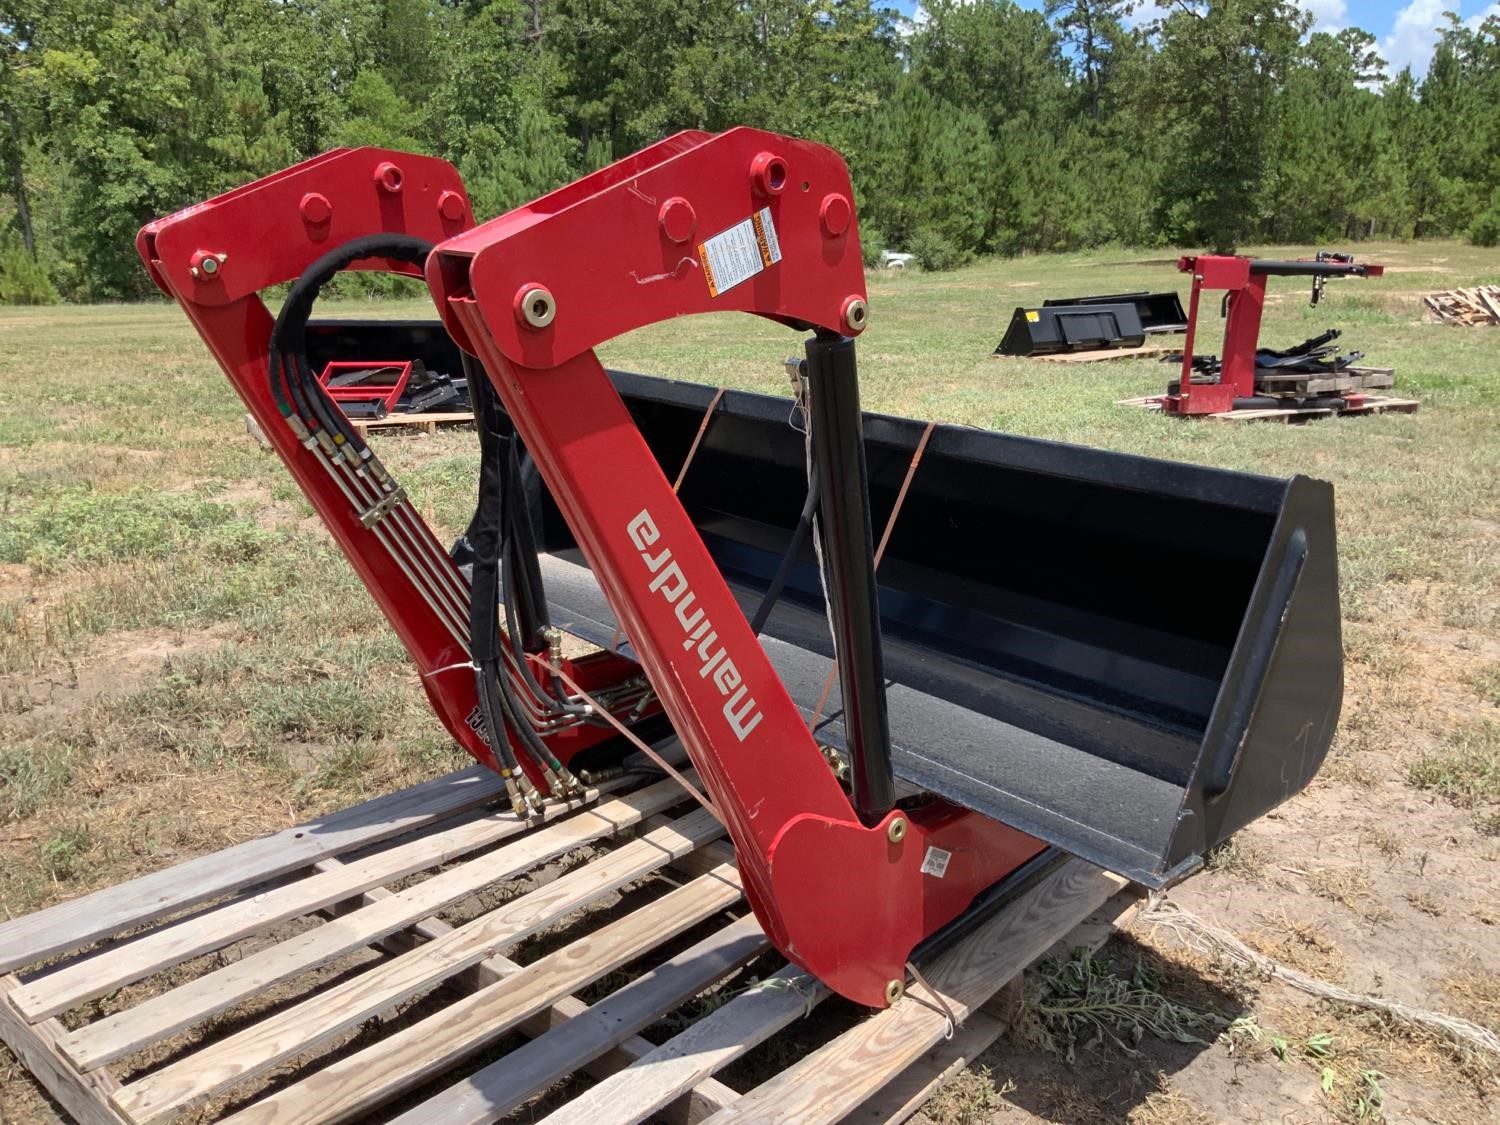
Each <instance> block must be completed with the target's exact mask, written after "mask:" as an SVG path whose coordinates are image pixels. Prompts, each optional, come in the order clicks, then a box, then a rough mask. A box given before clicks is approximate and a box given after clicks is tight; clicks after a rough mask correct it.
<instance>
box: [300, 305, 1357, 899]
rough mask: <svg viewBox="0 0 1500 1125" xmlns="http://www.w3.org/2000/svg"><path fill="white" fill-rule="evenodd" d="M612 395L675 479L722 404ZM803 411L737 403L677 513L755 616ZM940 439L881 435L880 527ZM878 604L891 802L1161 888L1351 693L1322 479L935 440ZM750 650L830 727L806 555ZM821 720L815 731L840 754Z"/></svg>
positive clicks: (568, 620) (577, 577) (875, 512)
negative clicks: (913, 797)
mask: <svg viewBox="0 0 1500 1125" xmlns="http://www.w3.org/2000/svg"><path fill="white" fill-rule="evenodd" d="M378 330H379V331H382V332H384V331H389V330H390V326H389V325H388V324H383V325H381V326H380V328H379V329H378ZM313 338H314V333H312V332H310V333H309V339H310V340H312V339H313ZM415 342H416V341H415V340H414V343H415ZM382 347H383V348H384V347H385V345H382ZM331 358H337V357H331ZM612 378H613V380H614V384H615V387H616V389H617V390H618V391H619V393H620V394H621V396H622V398H623V399H624V401H625V404H626V406H627V407H628V408H629V410H630V413H631V415H632V416H633V418H634V419H635V421H636V423H637V425H638V426H639V427H640V430H641V433H642V435H643V437H644V438H645V440H646V442H647V444H648V445H649V446H650V448H651V450H652V452H653V454H654V455H655V457H656V458H657V461H658V462H659V463H660V465H661V467H662V470H663V472H664V473H665V475H666V476H667V478H668V479H673V478H675V476H676V475H677V472H678V470H679V468H680V467H681V466H682V464H683V462H684V460H685V459H686V457H687V455H688V451H689V449H690V448H691V446H692V444H693V440H694V437H695V435H697V434H698V433H699V428H700V425H702V423H703V418H704V413H705V411H706V410H708V408H709V406H710V404H711V403H712V401H713V398H714V394H715V391H714V390H713V388H711V387H707V386H703V385H699V384H690V383H679V382H673V381H670V380H665V379H656V378H649V377H646V376H642V375H633V374H627V373H624V372H613V373H612ZM788 407H789V404H788V401H787V400H786V399H785V398H778V397H773V396H768V395H757V394H750V393H744V392H738V391H729V392H727V393H726V394H724V396H723V397H722V398H721V399H720V401H719V402H718V404H717V406H715V408H714V414H713V417H712V419H711V420H710V421H709V423H708V424H707V426H706V427H705V428H704V429H703V436H702V441H701V443H700V445H699V448H698V451H697V453H696V454H695V455H694V458H693V462H692V465H691V467H690V470H689V472H688V474H687V476H686V478H685V480H684V481H683V484H682V488H681V491H680V493H679V496H680V498H681V500H682V502H683V504H684V506H685V507H686V509H687V511H688V513H689V515H690V516H691V517H692V519H693V522H694V524H695V525H696V526H697V528H698V530H699V533H700V534H701V535H702V537H703V540H704V542H705V544H706V545H707V546H708V548H709V550H710V551H711V552H712V554H713V556H714V558H715V559H716V561H717V562H718V564H719V566H720V568H721V570H722V572H723V574H724V576H725V578H726V580H727V581H728V582H729V584H730V587H731V588H732V589H733V591H734V592H735V594H736V596H737V597H738V598H739V600H740V603H741V605H742V606H743V607H744V609H745V612H746V614H747V616H749V615H752V614H753V613H754V612H755V610H756V609H757V608H758V607H759V606H760V603H761V600H762V595H763V594H764V592H765V591H766V589H767V587H768V585H769V584H770V582H771V579H772V576H773V575H774V574H775V573H776V571H777V569H778V567H779V565H780V563H781V561H782V556H783V555H784V554H785V553H786V550H787V547H788V545H789V543H790V541H791V539H792V533H793V528H794V527H795V525H796V523H797V520H798V516H799V514H800V512H801V509H802V506H803V503H804V500H805V497H806V489H807V476H806V454H805V449H804V445H803V435H802V433H800V432H799V431H798V430H796V429H793V428H792V427H791V426H790V425H788ZM925 429H926V424H925V423H922V422H917V421H913V420H911V419H906V418H895V417H889V416H885V415H879V414H866V415H865V419H864V435H865V452H866V459H867V462H868V471H869V480H870V501H871V512H872V516H873V523H874V527H875V528H876V529H877V530H878V529H881V528H883V527H884V526H885V524H886V522H887V519H888V517H889V514H890V512H891V510H892V507H893V505H894V504H895V502H896V496H897V494H898V492H899V491H900V488H901V484H902V481H903V480H904V479H905V477H906V474H907V471H908V469H909V467H910V465H911V463H912V458H913V455H914V453H915V451H916V448H917V444H918V442H919V441H920V440H921V437H922V434H923V432H924V430H925ZM537 504H538V511H537V515H538V521H537V522H538V529H539V533H540V537H541V539H542V549H543V551H544V554H543V556H542V559H541V563H542V571H543V575H544V578H545V582H546V587H547V595H548V601H549V602H550V603H551V612H552V619H553V622H554V623H555V624H556V625H558V626H559V627H561V628H564V629H567V630H569V631H572V632H574V633H577V634H578V635H580V636H583V637H584V638H585V639H588V640H592V641H594V642H595V643H597V644H600V645H610V644H611V643H612V642H613V641H616V640H618V634H617V633H616V630H615V625H616V622H615V617H614V614H613V611H612V610H611V609H610V607H609V605H608V603H607V602H606V601H605V599H604V597H603V595H602V593H601V592H600V590H599V587H598V585H597V583H596V582H595V581H594V578H593V575H592V573H591V572H590V571H589V570H588V567H587V564H586V561H585V560H584V558H583V556H582V554H581V552H580V551H579V550H578V547H577V544H576V543H575V542H574V540H573V537H572V534H571V532H570V531H569V529H568V527H567V525H566V523H565V522H564V521H563V519H562V517H561V515H560V514H559V512H558V511H557V509H556V507H555V506H554V505H553V504H552V502H551V500H550V498H547V497H546V496H545V495H542V496H540V497H538V500H537ZM878 579H879V595H878V596H879V606H880V618H881V620H880V624H881V629H882V632H883V634H884V671H885V676H886V681H887V683H886V698H887V701H888V709H889V715H890V730H891V738H892V744H893V745H892V750H891V756H892V762H893V765H894V769H895V773H896V776H897V778H898V780H899V781H901V782H904V783H905V784H906V785H907V786H909V787H912V788H914V789H918V790H925V791H930V792H932V793H936V794H938V795H940V796H942V797H945V798H947V799H949V800H951V801H953V802H955V803H957V804H960V805H963V806H966V807H969V808H973V809H977V810H979V811H980V812H983V813H985V814H986V815H989V816H992V817H994V818H995V819H997V820H1000V821H1003V822H1005V823H1007V824H1010V825H1013V826H1014V827H1016V828H1019V829H1021V830H1023V831H1026V832H1029V833H1031V834H1032V835H1034V836H1037V837H1039V838H1040V839H1042V840H1045V841H1047V842H1048V843H1050V844H1054V845H1056V846H1058V847H1060V848H1062V849H1063V850H1065V851H1068V852H1071V853H1073V854H1075V855H1079V856H1082V857H1083V858H1085V859H1087V860H1090V861H1091V862H1094V863H1097V864H1099V865H1101V866H1103V867H1106V868H1108V869H1110V870H1113V871H1117V872H1119V873H1120V874H1122V875H1125V876H1127V877H1129V878H1132V879H1135V880H1137V881H1139V882H1142V883H1145V884H1147V885H1149V886H1162V885H1164V884H1166V883H1168V882H1170V881H1172V880H1173V879H1175V878H1177V877H1179V876H1180V875H1182V874H1184V873H1186V872H1187V871H1190V870H1192V869H1193V868H1194V867H1196V866H1197V865H1198V864H1199V863H1201V861H1202V857H1203V856H1204V854H1205V853H1206V852H1207V851H1208V849H1209V848H1211V847H1213V846H1214V845H1215V844H1217V843H1219V842H1221V841H1222V840H1224V839H1226V838H1227V837H1228V836H1229V835H1230V834H1231V833H1233V832H1234V831H1235V830H1237V829H1239V828H1241V827H1243V826H1244V825H1245V824H1248V823H1249V822H1250V821H1252V820H1254V819H1256V818H1257V817H1259V816H1261V815H1263V814H1264V813H1266V812H1267V811H1268V810H1270V809H1272V808H1274V807H1276V806H1277V805H1279V804H1281V803H1282V802H1283V801H1285V800H1286V799H1287V798H1288V797H1290V796H1292V795H1293V794H1294V793H1296V792H1297V791H1299V790H1300V789H1302V788H1303V786H1305V785H1306V784H1307V783H1308V781H1309V780H1311V778H1312V777H1313V775H1314V774H1315V773H1316V772H1317V770H1318V768H1319V766H1320V765H1321V763H1322V761H1323V758H1324V756H1325V755H1326V753H1327V751H1328V746H1329V743H1330V741H1331V739H1332V737H1333V731H1334V726H1335V724H1336V722H1337V719H1338V714H1339V706H1340V702H1341V699H1342V693H1343V668H1342V648H1341V641H1340V623H1339V603H1338V574H1337V562H1336V548H1335V539H1334V519H1333V489H1332V487H1331V486H1330V485H1328V484H1327V483H1325V482H1322V481H1317V480H1312V479H1310V478H1307V477H1301V476H1298V477H1292V478H1290V479H1278V478H1272V477H1262V476H1255V475H1251V474H1247V473H1238V472H1230V471H1227V470H1223V469H1212V468H1206V467H1202V466H1197V465H1186V464H1179V463H1175V462H1168V461H1158V460H1154V459H1150V458H1144V457H1135V456H1130V455H1127V454H1121V453H1110V452H1106V451H1103V450H1097V449H1087V448H1082V447H1078V446H1071V445H1063V444H1059V443H1056V442H1048V441H1039V440H1036V439H1033V438H1024V437H1016V436H1013V435H1008V434H1000V433H990V432H986V431H981V430H974V429H967V428H964V427H960V426H946V425H940V426H937V427H935V429H934V430H933V433H932V435H931V437H930V438H929V440H928V444H927V446H926V448H925V450H924V452H923V456H922V459H921V462H920V464H919V466H918V468H917V470H916V472H915V474H914V475H913V476H912V480H911V484H910V489H909V492H908V495H907V497H906V500H905V502H904V504H903V506H902V508H901V511H900V513H899V516H898V518H897V520H896V522H895V525H894V529H893V532H892V534H891V538H890V542H889V545H888V547H887V549H886V553H885V555H884V557H883V560H882V562H881V565H880V569H879V574H878ZM762 644H763V646H764V647H765V650H766V652H767V653H768V655H769V656H770V658H771V660H772V662H773V664H774V665H775V666H776V668H777V670H778V672H779V673H780V675H781V678H782V680H783V681H784V682H785V683H786V685H787V688H788V689H789V691H790V692H791V694H792V696H793V698H794V699H796V700H797V702H798V704H799V706H800V707H801V708H802V710H803V712H804V714H805V715H806V716H807V717H808V719H809V721H810V722H811V721H814V719H815V715H814V710H815V708H816V707H817V704H818V700H819V698H820V697H821V696H822V694H823V686H824V683H825V682H826V679H827V676H828V672H829V670H830V668H831V667H832V655H833V646H832V642H831V640H830V635H829V626H828V620H827V616H826V612H825V605H824V598H823V589H822V584H821V583H820V581H819V576H818V569H817V560H816V557H815V556H814V553H813V549H812V546H811V543H807V544H806V545H805V546H804V548H803V550H802V551H801V552H800V553H799V555H798V556H797V557H796V559H795V565H794V566H793V567H792V571H791V579H790V581H789V582H788V584H787V587H786V590H785V592H784V593H783V594H782V596H781V598H780V599H779V600H778V601H777V602H776V604H775V608H774V610H773V611H772V612H771V614H770V616H769V618H768V619H767V622H766V627H765V630H764V632H763V633H762ZM624 651H625V653H626V654H627V655H628V653H629V649H628V645H627V646H626V648H625V649H624ZM828 698H829V699H830V700H832V701H833V702H832V703H830V704H829V707H830V708H831V711H830V713H828V714H825V715H822V716H817V717H816V727H815V730H816V734H817V737H818V739H819V741H821V742H823V743H825V744H826V745H829V746H832V747H834V748H835V749H841V748H842V747H843V737H844V736H843V726H842V722H841V716H840V715H839V713H838V706H839V705H838V702H837V701H838V699H839V698H840V693H839V692H838V691H836V690H835V691H832V692H829V693H828Z"/></svg>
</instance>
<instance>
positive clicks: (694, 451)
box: [672, 387, 726, 493]
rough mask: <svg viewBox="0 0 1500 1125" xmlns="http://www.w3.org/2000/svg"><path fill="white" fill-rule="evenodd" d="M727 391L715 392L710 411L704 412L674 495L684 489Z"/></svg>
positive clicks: (720, 389)
mask: <svg viewBox="0 0 1500 1125" xmlns="http://www.w3.org/2000/svg"><path fill="white" fill-rule="evenodd" d="M725 390H726V388H724V387H720V388H719V389H718V390H717V391H715V392H714V397H713V398H712V399H711V400H710V401H709V404H708V409H707V410H705V411H704V412H703V421H701V422H699V423H698V432H697V433H696V434H694V435H693V444H692V445H690V446H688V451H687V456H686V457H685V458H683V461H682V468H680V469H678V470H677V479H676V480H674V481H673V482H672V491H673V492H674V493H675V492H676V491H677V490H678V489H679V488H681V487H682V482H683V480H684V479H686V477H687V474H688V469H689V468H690V467H691V466H692V464H693V458H694V457H696V456H697V455H698V446H700V445H702V444H703V435H704V434H705V433H707V432H708V423H709V422H710V421H711V420H712V418H713V416H714V411H715V410H717V409H718V406H719V400H720V399H721V398H723V397H724V391H725Z"/></svg>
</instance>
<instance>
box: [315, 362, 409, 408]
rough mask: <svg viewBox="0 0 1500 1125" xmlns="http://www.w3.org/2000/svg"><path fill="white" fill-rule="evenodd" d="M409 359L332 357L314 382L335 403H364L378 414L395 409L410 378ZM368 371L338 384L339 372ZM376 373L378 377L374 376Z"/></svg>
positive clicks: (341, 373)
mask: <svg viewBox="0 0 1500 1125" xmlns="http://www.w3.org/2000/svg"><path fill="white" fill-rule="evenodd" d="M413 362H414V361H413V360H409V359H405V360H393V361H392V362H390V363H362V362H359V361H357V360H338V359H336V360H333V361H331V362H329V363H327V364H325V365H324V367H323V373H322V374H321V375H319V376H318V382H319V383H321V384H322V386H323V389H324V390H325V391H327V392H328V397H329V398H331V399H333V401H334V402H336V403H338V404H339V405H341V406H342V405H343V404H344V403H368V404H369V405H370V407H371V408H373V409H374V410H375V412H376V416H377V417H380V416H383V415H385V414H389V413H390V412H391V411H393V410H395V409H396V404H397V403H398V402H400V401H401V395H402V392H404V391H405V390H406V384H407V382H408V381H409V380H410V379H411V370H412V365H413ZM362 372H368V373H369V377H367V378H364V379H361V380H359V381H358V382H356V383H351V384H340V383H339V382H338V381H337V380H338V377H339V376H340V375H352V374H356V373H362ZM376 376H379V378H376Z"/></svg>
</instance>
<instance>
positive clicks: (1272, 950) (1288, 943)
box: [1245, 913, 1348, 984]
mask: <svg viewBox="0 0 1500 1125" xmlns="http://www.w3.org/2000/svg"><path fill="white" fill-rule="evenodd" d="M1245 941H1246V944H1248V945H1249V946H1250V947H1251V948H1253V949H1254V950H1255V951H1256V952H1257V953H1261V954H1264V955H1265V956H1267V957H1270V958H1271V959H1272V960H1274V961H1279V962H1280V963H1281V964H1283V965H1285V966H1286V967H1287V968H1289V969H1296V970H1297V971H1298V972H1302V973H1306V974H1308V976H1312V977H1316V978H1318V979H1319V980H1326V981H1329V982H1332V983H1335V984H1339V983H1342V982H1343V981H1344V980H1345V979H1346V974H1347V972H1348V958H1347V957H1345V955H1344V951H1343V950H1342V949H1340V948H1339V946H1338V943H1337V942H1335V941H1333V940H1332V939H1331V938H1329V937H1327V936H1325V935H1324V934H1323V932H1322V931H1321V930H1320V929H1319V928H1318V927H1317V926H1315V925H1312V924H1311V923H1308V922H1299V921H1295V920H1293V919H1291V918H1288V917H1287V916H1286V915H1285V913H1283V914H1282V915H1281V916H1280V917H1278V918H1274V919H1270V920H1269V923H1268V925H1267V926H1266V928H1265V929H1262V930H1257V931H1256V932H1255V933H1253V934H1251V935H1250V936H1249V937H1247V938H1246V939H1245Z"/></svg>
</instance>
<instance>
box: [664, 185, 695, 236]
mask: <svg viewBox="0 0 1500 1125" xmlns="http://www.w3.org/2000/svg"><path fill="white" fill-rule="evenodd" d="M656 218H657V221H658V222H660V223H661V232H662V234H664V235H666V236H667V237H668V238H670V239H671V240H672V241H673V242H686V241H687V240H688V239H690V238H692V237H693V231H694V230H695V229H697V226H698V213H697V212H696V211H694V210H693V205H692V204H691V203H689V202H688V201H687V200H686V199H683V198H682V196H680V195H674V196H673V197H672V198H671V199H669V200H667V201H666V202H665V203H663V204H662V205H661V210H660V211H658V212H657V213H656Z"/></svg>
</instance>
